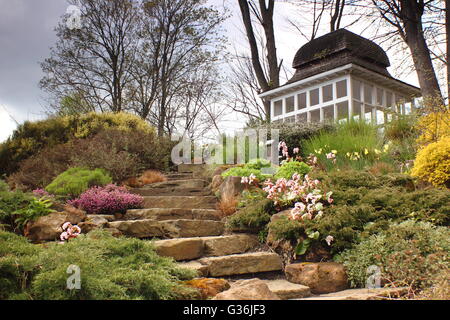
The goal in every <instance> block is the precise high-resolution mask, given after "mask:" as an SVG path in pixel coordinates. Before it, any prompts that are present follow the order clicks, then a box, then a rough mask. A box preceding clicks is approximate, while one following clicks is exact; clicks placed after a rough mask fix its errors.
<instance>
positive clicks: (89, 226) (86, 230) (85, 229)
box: [78, 221, 100, 233]
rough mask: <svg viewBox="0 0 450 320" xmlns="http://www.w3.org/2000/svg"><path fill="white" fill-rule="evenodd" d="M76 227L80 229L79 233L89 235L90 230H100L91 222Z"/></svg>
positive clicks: (81, 223)
mask: <svg viewBox="0 0 450 320" xmlns="http://www.w3.org/2000/svg"><path fill="white" fill-rule="evenodd" d="M78 226H79V227H80V229H81V233H89V232H91V231H92V230H95V229H98V228H100V227H99V226H98V225H97V224H95V223H93V222H92V221H85V222H80V223H79V224H78Z"/></svg>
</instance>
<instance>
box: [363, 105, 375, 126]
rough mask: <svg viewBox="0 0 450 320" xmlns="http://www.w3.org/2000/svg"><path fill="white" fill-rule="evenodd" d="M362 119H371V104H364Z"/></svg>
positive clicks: (369, 120)
mask: <svg viewBox="0 0 450 320" xmlns="http://www.w3.org/2000/svg"><path fill="white" fill-rule="evenodd" d="M364 119H365V120H366V121H367V122H371V121H372V107H371V106H368V105H365V106H364ZM374 120H375V119H374Z"/></svg>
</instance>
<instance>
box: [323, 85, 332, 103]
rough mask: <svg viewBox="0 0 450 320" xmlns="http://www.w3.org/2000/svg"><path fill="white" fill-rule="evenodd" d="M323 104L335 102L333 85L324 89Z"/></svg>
mask: <svg viewBox="0 0 450 320" xmlns="http://www.w3.org/2000/svg"><path fill="white" fill-rule="evenodd" d="M322 98H323V101H322V102H327V101H331V100H333V85H332V84H329V85H327V86H323V87H322Z"/></svg>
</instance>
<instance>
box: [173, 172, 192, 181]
mask: <svg viewBox="0 0 450 320" xmlns="http://www.w3.org/2000/svg"><path fill="white" fill-rule="evenodd" d="M166 178H167V180H169V181H171V180H189V179H193V178H194V175H193V174H192V173H169V174H166Z"/></svg>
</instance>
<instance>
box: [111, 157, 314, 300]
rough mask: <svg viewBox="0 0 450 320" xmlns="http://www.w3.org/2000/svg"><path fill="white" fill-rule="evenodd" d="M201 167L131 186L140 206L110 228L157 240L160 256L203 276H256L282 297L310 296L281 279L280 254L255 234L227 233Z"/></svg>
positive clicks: (300, 286) (187, 167)
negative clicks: (198, 174) (140, 200)
mask: <svg viewBox="0 0 450 320" xmlns="http://www.w3.org/2000/svg"><path fill="white" fill-rule="evenodd" d="M199 168H200V170H201V166H192V165H191V166H189V165H181V166H179V168H178V172H177V173H171V174H169V175H167V178H168V180H167V181H166V182H161V183H155V184H151V185H148V186H146V187H143V188H139V189H134V190H132V192H134V193H136V194H140V195H142V196H143V197H144V208H143V209H137V210H128V211H127V213H126V214H125V215H124V216H123V218H122V219H121V220H119V221H117V220H116V221H114V222H110V226H111V227H113V228H116V229H118V230H120V231H121V232H122V233H123V234H124V235H126V236H131V237H137V238H141V239H152V238H157V239H161V240H157V241H155V246H156V250H157V252H158V254H160V255H162V256H168V257H172V258H174V259H175V260H177V261H178V262H179V264H180V265H181V266H183V267H186V268H191V269H194V270H196V271H197V272H198V274H199V276H201V277H221V278H228V280H229V281H235V280H237V279H239V278H249V277H258V278H260V279H263V280H264V281H266V283H267V285H268V286H269V288H270V289H271V290H272V291H273V292H274V293H276V294H277V293H278V295H279V296H280V298H282V299H293V298H297V299H298V298H304V297H308V296H310V295H311V293H310V291H309V288H308V287H305V286H302V285H298V284H293V283H290V282H288V281H287V280H285V279H284V274H283V273H282V263H281V259H280V257H279V256H278V255H277V254H276V253H274V252H269V251H262V250H261V249H260V248H261V246H260V243H259V241H258V239H257V237H256V236H255V235H252V234H242V233H240V234H227V233H226V231H225V223H224V222H223V221H222V220H221V216H220V212H219V211H218V210H216V203H217V198H216V197H215V196H214V195H213V194H212V192H211V190H210V189H209V188H208V184H209V183H208V182H207V181H205V180H202V179H198V178H196V177H195V176H196V175H195V172H196V170H198V169H199Z"/></svg>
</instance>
